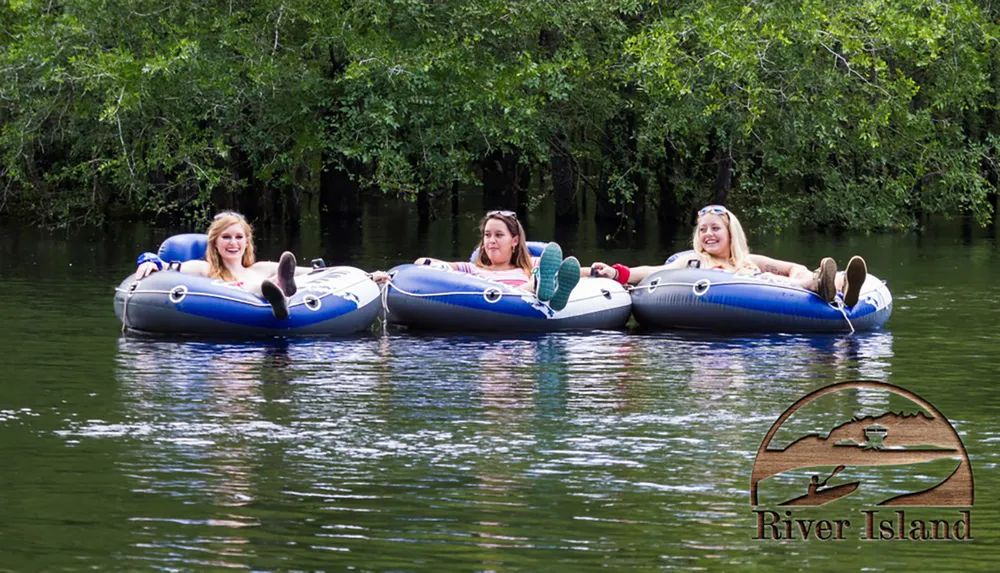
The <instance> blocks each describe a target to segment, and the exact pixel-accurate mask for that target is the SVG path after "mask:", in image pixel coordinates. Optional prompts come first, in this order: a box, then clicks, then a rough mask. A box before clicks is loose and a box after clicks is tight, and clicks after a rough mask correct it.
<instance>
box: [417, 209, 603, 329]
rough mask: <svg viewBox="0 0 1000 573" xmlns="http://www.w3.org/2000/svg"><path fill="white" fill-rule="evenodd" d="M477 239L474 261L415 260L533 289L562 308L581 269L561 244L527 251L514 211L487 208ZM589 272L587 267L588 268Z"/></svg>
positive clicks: (539, 295)
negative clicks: (537, 253)
mask: <svg viewBox="0 0 1000 573" xmlns="http://www.w3.org/2000/svg"><path fill="white" fill-rule="evenodd" d="M479 230H480V239H479V249H478V256H477V257H476V260H475V262H472V263H466V262H447V261H441V260H438V259H432V258H430V257H420V258H419V259H417V260H416V261H414V263H415V264H418V265H438V266H445V265H446V266H447V267H448V268H450V269H452V270H456V271H460V272H463V273H468V274H472V275H476V276H478V277H481V278H486V279H491V280H495V281H498V282H502V283H505V284H508V285H511V286H515V287H518V288H521V289H523V290H525V291H528V292H532V293H535V294H536V295H537V296H538V300H540V301H543V302H548V304H549V306H550V307H551V308H552V309H553V310H562V309H563V308H565V307H566V303H567V302H568V301H569V295H570V292H572V290H573V288H574V287H575V286H576V284H577V283H578V282H579V281H580V278H581V276H583V272H582V271H581V269H580V262H579V261H578V260H577V259H576V257H568V258H566V259H563V256H562V248H560V247H559V245H558V244H556V243H549V244H548V245H547V246H546V247H545V249H544V250H543V251H542V254H541V256H540V257H539V258H538V259H537V260H536V259H533V258H532V256H531V254H530V253H529V251H528V245H527V238H526V237H525V233H524V227H522V226H521V222H520V221H518V219H517V214H516V213H515V212H514V211H490V212H488V213H487V214H486V216H485V217H483V219H482V220H481V221H480V223H479ZM588 276H589V271H588Z"/></svg>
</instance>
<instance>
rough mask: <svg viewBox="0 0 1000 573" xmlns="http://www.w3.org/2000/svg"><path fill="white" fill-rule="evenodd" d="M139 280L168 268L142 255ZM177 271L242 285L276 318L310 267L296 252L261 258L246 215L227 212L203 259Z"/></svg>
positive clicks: (212, 229)
mask: <svg viewBox="0 0 1000 573" xmlns="http://www.w3.org/2000/svg"><path fill="white" fill-rule="evenodd" d="M138 263H139V266H138V268H137V269H136V272H135V278H136V280H141V279H143V278H145V277H147V276H149V275H150V274H151V273H154V272H156V271H159V270H163V269H164V268H166V264H165V263H164V261H162V260H161V259H160V258H159V257H158V256H157V255H155V254H153V253H143V254H142V255H140V257H139V261H138ZM175 270H177V271H180V272H182V273H186V274H191V275H199V276H203V277H208V278H210V279H221V280H222V281H225V282H226V283H229V284H230V285H231V286H238V287H241V288H243V289H245V290H247V291H249V292H251V293H253V294H255V295H257V296H260V297H263V298H264V299H265V300H266V301H267V302H269V303H270V304H271V309H272V312H273V313H274V316H275V318H278V319H286V318H288V297H291V296H292V295H294V294H295V293H296V291H297V290H298V287H297V286H296V284H295V277H296V275H301V274H305V273H309V272H311V271H312V269H311V268H310V267H299V266H296V264H295V255H294V254H292V253H290V252H288V251H285V252H284V253H282V254H281V257H280V258H279V260H278V262H272V261H258V260H257V259H256V256H255V248H254V243H253V230H252V229H251V228H250V224H249V223H247V221H246V219H245V218H244V217H243V215H240V214H239V213H233V212H230V211H225V212H222V213H219V214H218V215H216V216H215V218H214V220H213V221H212V224H211V225H210V226H209V228H208V246H207V248H206V249H205V259H204V260H190V261H185V262H183V263H179V264H177V265H176V266H175ZM382 275H384V276H382ZM373 278H374V279H376V280H384V279H385V278H388V275H385V273H379V272H376V273H374V274H373Z"/></svg>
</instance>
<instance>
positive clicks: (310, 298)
mask: <svg viewBox="0 0 1000 573" xmlns="http://www.w3.org/2000/svg"><path fill="white" fill-rule="evenodd" d="M302 304H304V305H306V308H308V309H309V310H311V311H313V312H315V311H317V310H319V309H320V307H322V306H323V301H321V300H320V299H319V298H317V297H316V295H312V294H307V295H305V296H303V297H302Z"/></svg>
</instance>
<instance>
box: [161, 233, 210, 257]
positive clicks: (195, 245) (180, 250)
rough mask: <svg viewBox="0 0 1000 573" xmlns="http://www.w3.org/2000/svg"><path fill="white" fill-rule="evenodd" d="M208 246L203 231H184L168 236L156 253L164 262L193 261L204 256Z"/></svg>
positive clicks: (206, 237)
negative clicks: (180, 233)
mask: <svg viewBox="0 0 1000 573" xmlns="http://www.w3.org/2000/svg"><path fill="white" fill-rule="evenodd" d="M207 248H208V235H205V234H203V233H184V234H182V235H174V236H172V237H169V238H168V239H167V240H166V241H163V244H161V245H160V250H159V251H157V254H158V255H160V258H161V259H163V260H164V261H166V262H168V263H169V262H172V261H180V262H182V263H183V262H184V261H193V260H197V259H204V258H205V250H206V249H207Z"/></svg>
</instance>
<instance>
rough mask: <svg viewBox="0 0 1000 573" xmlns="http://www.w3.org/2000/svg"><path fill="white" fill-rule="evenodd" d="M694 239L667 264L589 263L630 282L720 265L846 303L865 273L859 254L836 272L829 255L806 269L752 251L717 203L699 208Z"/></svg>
mask: <svg viewBox="0 0 1000 573" xmlns="http://www.w3.org/2000/svg"><path fill="white" fill-rule="evenodd" d="M692 243H693V245H694V252H693V253H689V254H687V255H686V256H680V257H678V258H677V259H676V260H674V261H672V262H669V263H668V264H665V265H658V266H639V267H632V268H629V267H626V266H624V265H619V264H616V265H610V266H609V265H606V264H604V263H594V264H593V265H592V267H591V268H592V269H593V272H594V273H596V274H597V275H599V276H603V277H607V278H612V279H615V280H617V281H618V282H620V283H621V284H632V285H635V284H639V283H640V282H642V280H643V279H645V278H646V277H648V276H649V275H651V274H653V273H655V272H658V271H662V270H668V269H680V268H685V267H699V268H702V269H718V270H724V271H729V272H731V273H733V274H735V275H742V276H754V277H758V278H762V279H769V280H772V281H775V282H780V283H783V284H789V285H793V286H798V287H802V288H805V289H807V290H810V291H812V292H815V293H817V294H818V295H819V296H820V297H822V298H823V300H825V301H827V302H833V301H834V299H835V298H836V295H837V293H838V292H842V293H843V295H844V306H846V307H848V308H850V307H853V306H854V305H855V304H857V302H858V297H859V295H860V292H861V287H862V285H863V284H864V282H865V277H866V276H867V267H866V266H865V261H864V259H862V258H861V257H858V256H855V257H853V258H851V260H850V262H848V264H847V268H846V270H845V272H844V274H843V275H842V276H838V275H837V263H836V262H835V261H834V260H833V259H832V258H829V257H827V258H824V259H823V260H822V261H820V265H819V268H818V269H817V270H816V271H810V270H809V269H808V268H806V267H805V266H803V265H800V264H797V263H792V262H788V261H782V260H779V259H773V258H771V257H765V256H763V255H755V254H751V253H750V249H749V247H748V246H747V238H746V233H744V231H743V226H742V225H741V224H740V221H739V219H737V218H736V215H734V214H733V213H732V212H731V211H729V210H728V209H726V208H725V207H723V206H721V205H709V206H707V207H705V208H703V209H701V210H700V211H698V221H697V224H696V225H695V228H694V234H693V237H692Z"/></svg>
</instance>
